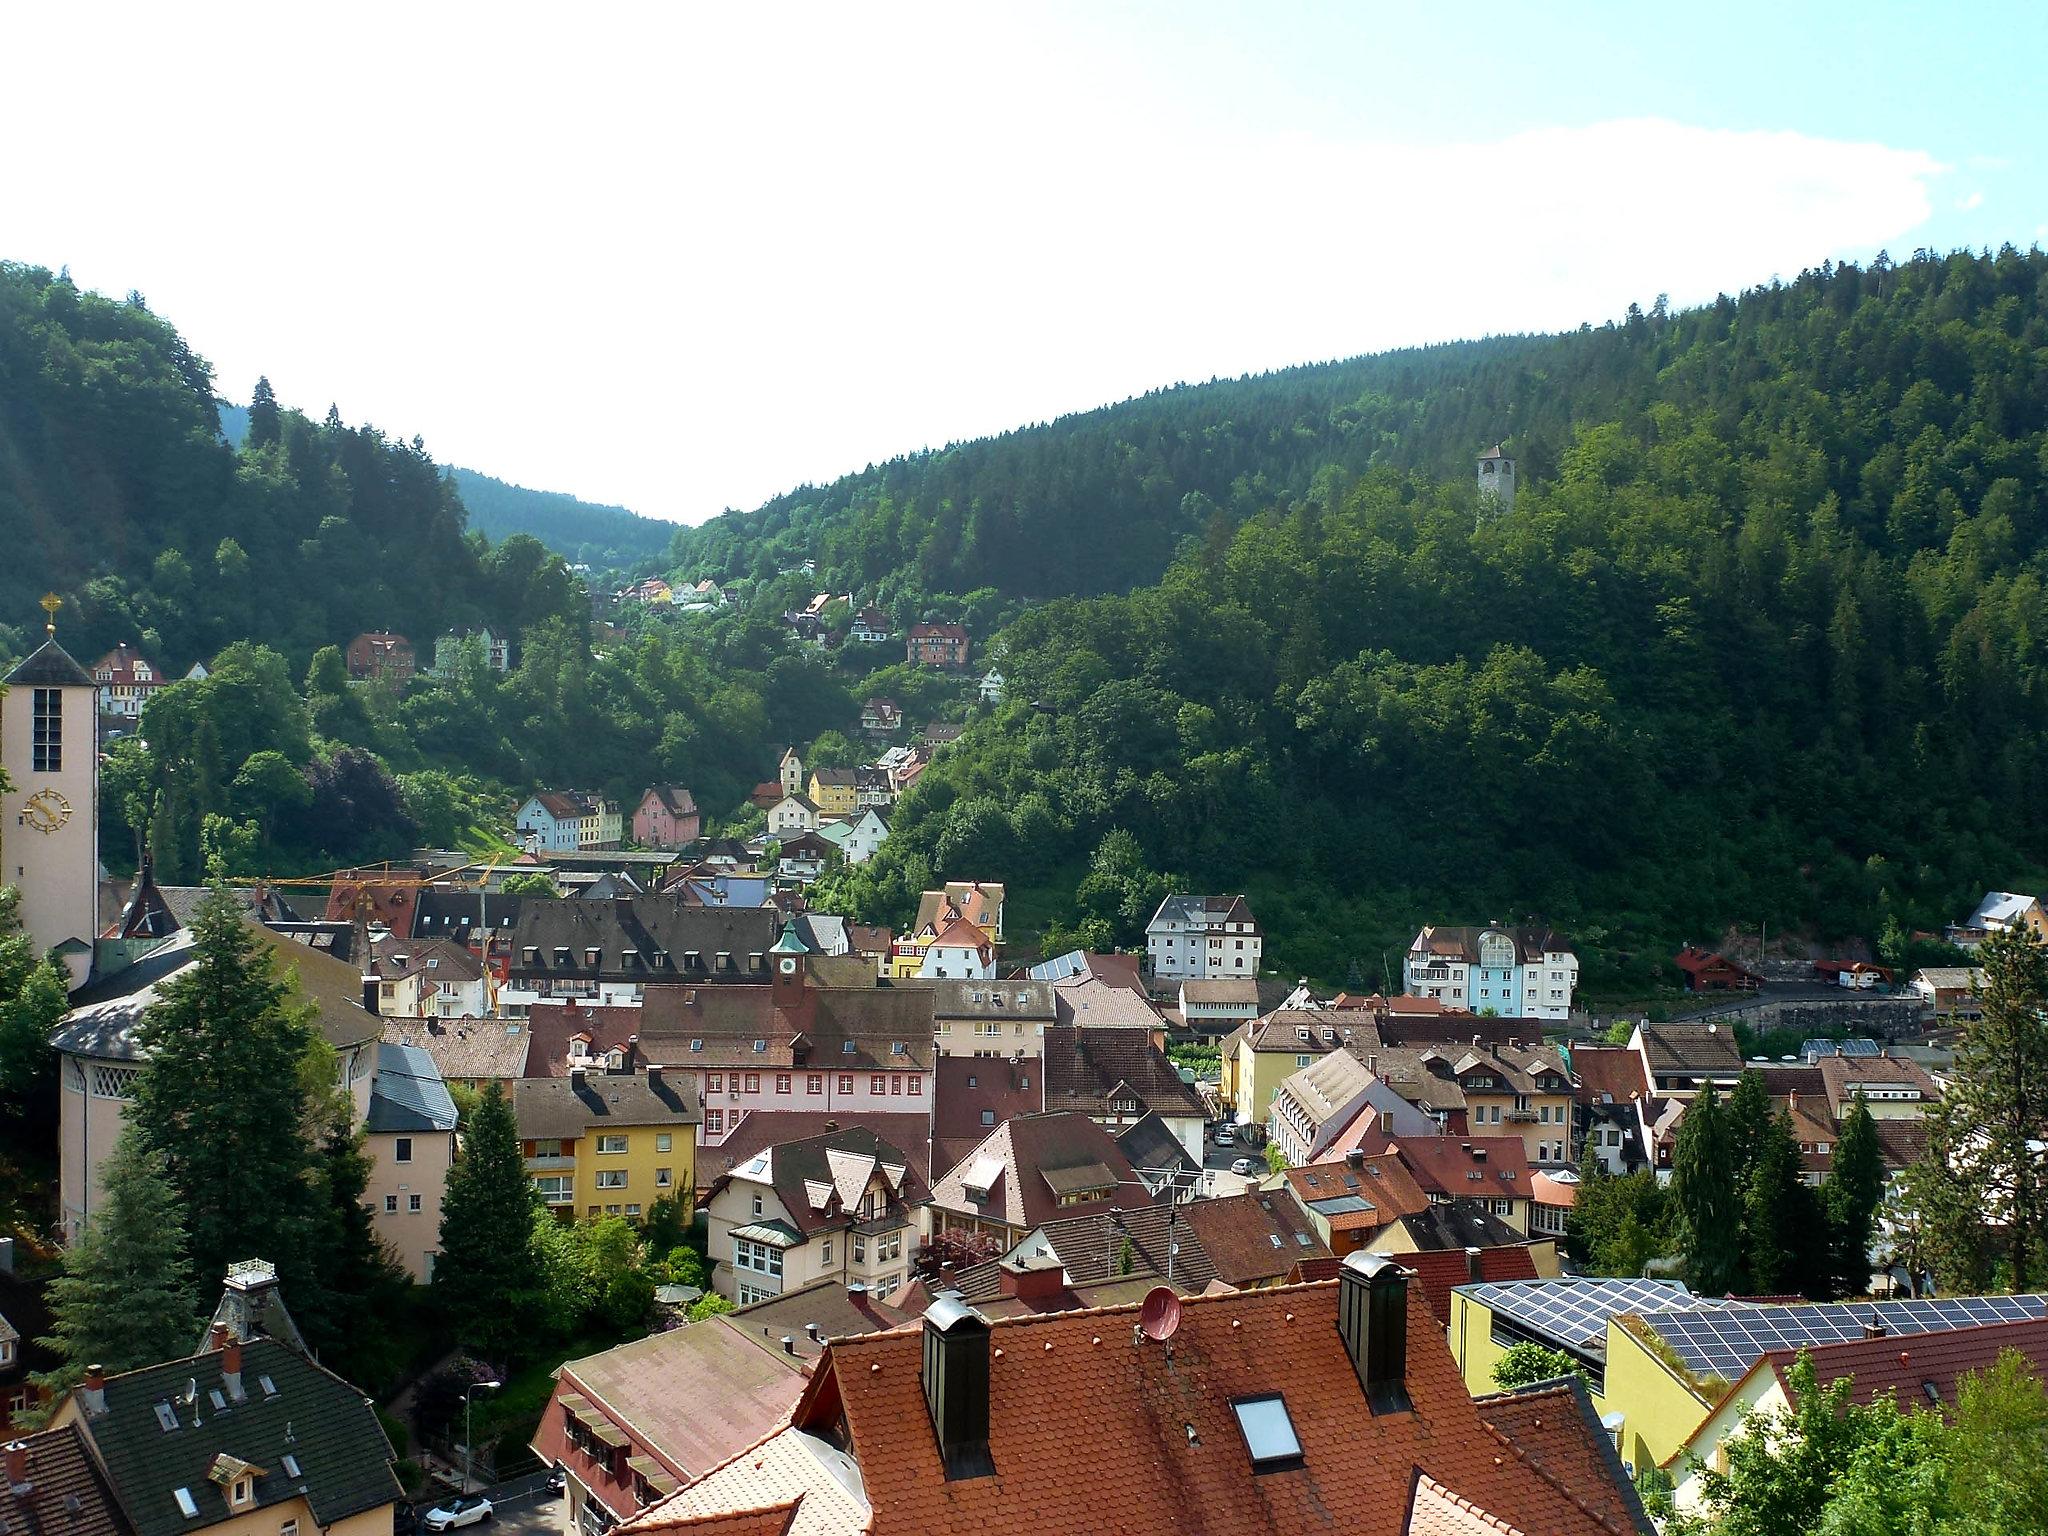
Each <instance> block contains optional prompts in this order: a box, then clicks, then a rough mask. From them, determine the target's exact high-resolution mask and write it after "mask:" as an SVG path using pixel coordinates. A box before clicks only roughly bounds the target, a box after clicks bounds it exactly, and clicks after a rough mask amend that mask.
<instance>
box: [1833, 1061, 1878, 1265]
mask: <svg viewBox="0 0 2048 1536" xmlns="http://www.w3.org/2000/svg"><path fill="white" fill-rule="evenodd" d="M1823 1198H1824V1203H1825V1204H1826V1206H1827V1218H1828V1247H1829V1268H1830V1269H1831V1270H1832V1271H1833V1279H1834V1288H1835V1291H1836V1293H1837V1294H1839V1295H1844V1296H1860V1295H1862V1294H1863V1293H1864V1292H1865V1291H1866V1290H1868V1289H1869V1288H1870V1240H1871V1236H1872V1232H1873V1229H1874V1228H1875V1226H1876V1223H1877V1207H1878V1202H1879V1201H1881V1200H1882V1199H1883V1198H1884V1155H1883V1153H1882V1152H1881V1151H1880V1150H1879V1148H1878V1145H1877V1122H1876V1121H1874V1120H1873V1119H1871V1117H1870V1106H1869V1105H1868V1104H1866V1103H1864V1101H1863V1095H1862V1094H1861V1093H1860V1092H1859V1093H1858V1094H1857V1095H1856V1098H1855V1101H1854V1102H1853V1103H1852V1104H1851V1105H1850V1106H1849V1113H1848V1114H1847V1115H1846V1116H1845V1117H1844V1118H1843V1120H1842V1134H1841V1136H1840V1137H1839V1138H1837V1140H1836V1142H1835V1155H1834V1159H1833V1161H1832V1162H1831V1163H1830V1164H1829V1166H1828V1182H1827V1188H1826V1189H1825V1190H1824V1191H1823Z"/></svg>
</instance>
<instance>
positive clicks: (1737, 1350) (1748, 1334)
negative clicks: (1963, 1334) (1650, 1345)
mask: <svg viewBox="0 0 2048 1536" xmlns="http://www.w3.org/2000/svg"><path fill="white" fill-rule="evenodd" d="M2044 1300H2048V1298H2044V1297H2042V1296H2040V1295H2038V1294H2037V1295H2030V1296H1942V1297H1933V1298H1929V1299H1927V1300H1922V1301H1856V1302H1828V1303H1817V1304H1814V1305H1808V1306H1790V1307H1779V1306H1748V1305H1743V1304H1740V1303H1737V1304H1734V1305H1730V1306H1724V1307H1713V1308H1696V1307H1688V1308H1684V1309H1682V1310H1677V1311H1670V1310H1667V1311H1661V1312H1657V1313H1654V1314H1652V1315H1649V1316H1647V1317H1645V1318H1644V1321H1645V1322H1646V1323H1648V1324H1649V1326H1650V1327H1651V1328H1653V1329H1655V1330H1656V1332H1657V1335H1658V1337H1660V1338H1661V1339H1663V1340H1664V1342H1665V1343H1667V1344H1669V1345H1670V1346H1671V1347H1672V1349H1673V1350H1675V1351H1677V1353H1678V1355H1679V1358H1680V1359H1682V1360H1684V1361H1685V1364H1686V1368H1687V1369H1688V1370H1690V1371H1692V1372H1693V1373H1694V1374H1695V1375H1699V1376H1719V1377H1721V1378H1722V1379H1723V1380H1725V1381H1734V1380H1735V1379H1736V1378H1737V1377H1739V1376H1741V1375H1742V1373H1743V1372H1744V1371H1746V1370H1748V1369H1749V1368H1750V1367H1751V1366H1752V1365H1754V1364H1756V1362H1757V1360H1758V1359H1759V1358H1760V1357H1761V1356H1763V1355H1764V1354H1765V1353H1767V1352H1768V1351H1770V1350H1774V1349H1798V1348H1800V1347H1802V1346H1804V1345H1808V1344H1836V1343H1840V1342H1842V1341H1843V1340H1846V1339H1860V1338H1862V1337H1863V1329H1864V1325H1865V1324H1867V1323H1868V1322H1869V1321H1870V1320H1871V1317H1872V1316H1873V1314H1874V1315H1875V1316H1876V1318H1877V1320H1878V1321H1879V1322H1881V1323H1883V1324H1884V1328H1885V1331H1886V1332H1887V1333H1895V1334H1912V1333H1937V1332H1941V1331H1944V1330H1947V1329H1951V1328H1968V1327H1972V1326H1974V1325H1976V1324H1979V1323H2009V1322H2017V1321H2019V1320H2021V1319H2024V1318H2038V1317H2041V1316H2042V1315H2043V1302H2044Z"/></svg>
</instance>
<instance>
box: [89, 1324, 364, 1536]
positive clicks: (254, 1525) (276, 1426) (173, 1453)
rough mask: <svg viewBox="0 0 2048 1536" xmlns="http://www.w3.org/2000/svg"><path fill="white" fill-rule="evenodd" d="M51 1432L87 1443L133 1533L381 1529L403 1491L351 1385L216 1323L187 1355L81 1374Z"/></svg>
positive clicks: (243, 1534) (294, 1533) (230, 1535)
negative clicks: (137, 1366)
mask: <svg viewBox="0 0 2048 1536" xmlns="http://www.w3.org/2000/svg"><path fill="white" fill-rule="evenodd" d="M50 1427H51V1428H52V1429H53V1430H66V1429H70V1430H75V1431H76V1432H77V1433H79V1434H80V1435H81V1436H82V1437H83V1438H84V1439H85V1441H86V1442H87V1444H88V1445H89V1446H90V1448H91V1451H92V1454H93V1457H94V1459H95V1461H96V1462H97V1463H98V1466H99V1468H100V1470H101V1471H102V1472H103V1473H104V1475H105V1477H106V1481H107V1484H108V1486H109V1487H110V1488H111V1489H112V1491H113V1496H114V1499H115V1501H116V1502H117V1503H118V1504H119V1505H120V1507H121V1510H122V1512H123V1513H124V1514H125V1515H126V1516H127V1518H128V1522H129V1524H130V1525H131V1526H132V1528H133V1530H134V1533H135V1536H178V1533H181V1532H186V1531H194V1530H218V1531H221V1532H222V1533H223V1536H256V1533H259V1532H261V1533H266V1536H267V1533H270V1532H276V1533H279V1536H300V1533H302V1532H303V1533H305V1536H322V1533H325V1536H389V1532H390V1531H391V1528H392V1515H393V1510H394V1507H395V1506H396V1505H397V1504H398V1502H399V1501H400V1499H401V1498H402V1497H403V1493H402V1490H401V1489H400V1488H399V1484H398V1477H397V1474H396V1472H395V1470H394V1464H395V1463H396V1461H397V1456H396V1454H395V1453H394V1452H393V1451H392V1448H391V1443H390V1441H388V1440H387V1439H385V1437H384V1430H383V1426H382V1425H380V1424H379V1423H378V1422H377V1414H376V1410H375V1408H374V1407H373V1406H372V1404H371V1402H370V1399H369V1398H368V1397H366V1396H365V1395H364V1394H363V1393H362V1392H361V1390H360V1389H358V1388H356V1387H354V1386H352V1385H350V1384H349V1383H348V1382H346V1381H344V1380H342V1379H341V1378H340V1377H339V1376H337V1375H335V1374H334V1373H333V1372H332V1371H329V1370H327V1369H325V1368H324V1367H322V1366H320V1365H318V1364H316V1363H315V1362H314V1361H313V1360H312V1359H311V1358H310V1357H308V1356H307V1355H306V1354H304V1353H303V1352H301V1351H300V1350H298V1349H295V1348H292V1347H291V1346H290V1345H289V1344H287V1343H285V1342H283V1341H281V1340H279V1339H277V1338H272V1337H268V1336H262V1335H258V1336H256V1337H252V1338H247V1339H243V1338H240V1337H237V1336H236V1335H235V1334H234V1333H233V1332H232V1331H231V1330H230V1329H229V1328H227V1327H225V1326H218V1327H216V1328H215V1329H214V1330H213V1331H212V1333H211V1335H210V1336H209V1337H208V1339H207V1340H206V1341H205V1342H204V1344H203V1346H202V1347H201V1348H200V1349H199V1350H198V1351H197V1352H196V1353H194V1354H192V1355H191V1356H188V1357H185V1358H182V1359H177V1360H169V1361H165V1362H163V1363H161V1364H157V1365H150V1366H144V1367H142V1368H141V1369H139V1370H133V1371H123V1372H121V1373H119V1374H116V1375H107V1374H105V1373H103V1372H99V1371H96V1370H88V1371H87V1373H86V1376H85V1379H84V1381H83V1382H81V1383H80V1384H79V1386H78V1387H77V1388H75V1389H74V1390H73V1391H72V1392H71V1393H69V1394H68V1395H67V1396H66V1397H65V1398H64V1399H63V1401H62V1402H61V1403H59V1405H58V1407H57V1410H56V1412H55V1413H54V1415H53V1416H52V1418H51V1421H50Z"/></svg>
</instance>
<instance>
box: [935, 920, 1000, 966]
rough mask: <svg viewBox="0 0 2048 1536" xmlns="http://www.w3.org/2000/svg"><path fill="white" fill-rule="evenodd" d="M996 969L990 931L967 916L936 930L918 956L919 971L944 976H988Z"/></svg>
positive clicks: (994, 951)
mask: <svg viewBox="0 0 2048 1536" xmlns="http://www.w3.org/2000/svg"><path fill="white" fill-rule="evenodd" d="M995 973H996V948H995V945H994V944H993V943H992V942H991V941H990V939H989V936H988V934H987V933H986V932H985V931H983V930H982V929H981V928H979V927H977V926H975V925H974V924H973V923H971V922H969V921H968V920H967V919H966V918H964V917H954V918H952V919H951V920H950V921H949V922H947V923H946V925H945V926H944V927H943V928H940V929H939V930H938V931H937V932H935V933H934V934H933V935H932V936H931V938H930V939H929V940H928V941H927V942H926V943H925V944H924V946H923V951H922V953H921V954H920V955H919V956H918V965H917V973H916V974H917V975H919V976H921V977H928V978H936V979H939V980H944V979H945V978H947V977H956V978H958V977H965V978H967V979H970V980H987V979H989V978H990V977H993V976H994V975H995Z"/></svg>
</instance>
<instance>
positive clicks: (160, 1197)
mask: <svg viewBox="0 0 2048 1536" xmlns="http://www.w3.org/2000/svg"><path fill="white" fill-rule="evenodd" d="M100 1177H101V1181H102V1188H103V1190H104V1194H103V1197H102V1200H101V1203H100V1208H99V1211H98V1213H97V1214H96V1215H95V1216H94V1217H93V1219H92V1222H91V1224H90V1225H88V1226H87V1227H86V1229H85V1231H84V1233H83V1234H82V1235H81V1236H80V1237H79V1239H78V1241H77V1242H75V1243H73V1244H72V1245H71V1246H70V1247H69V1248H67V1249H65V1251H64V1270H63V1273H62V1274H60V1275H58V1276H57V1278H56V1279H54V1280H52V1281H51V1282H50V1315H51V1328H50V1335H49V1337H48V1338H46V1339H43V1340H41V1342H42V1343H43V1344H45V1345H47V1346H48V1347H49V1348H51V1349H53V1350H55V1351H56V1352H57V1353H58V1354H59V1355H61V1356H62V1357H63V1364H62V1365H60V1366H58V1367H57V1368H56V1369H54V1370H52V1371H49V1372H46V1373H44V1374H42V1375H39V1376H38V1377H37V1378H36V1382H37V1385H39V1386H42V1387H45V1388H47V1389H48V1390H50V1391H51V1392H52V1393H56V1392H63V1391H66V1390H68V1389H70V1388H71V1387H72V1386H74V1385H75V1384H76V1383H77V1381H78V1379H79V1378H80V1377H81V1376H83V1375H84V1374H85V1368H86V1367H87V1366H88V1365H104V1366H105V1367H106V1368H107V1369H108V1370H110V1371H127V1370H133V1369H135V1368H136V1367H137V1366H143V1365H154V1364H155V1363H156V1362H158V1361H160V1360H172V1359H176V1358H177V1357H178V1356H180V1355H183V1354H187V1353H189V1352H190V1351H191V1349H192V1345H193V1341H194V1339H195V1338H196V1337H197V1334H198V1328H199V1307H198V1304H197V1300H196V1298H195V1294H194V1291H193V1285H192V1262H191V1259H190V1258H189V1257H188V1255H187V1253H186V1247H185V1212H184V1209H183V1207H182V1206H181V1205H180V1204H179V1202H178V1196H177V1193H176V1191H174V1190H173V1189H172V1188H171V1181H170V1179H169V1177H168V1175H167V1173H166V1170H165V1167H164V1159H163V1155H162V1154H161V1153H160V1152H157V1151H155V1150H154V1149H152V1148H151V1147H149V1146H148V1145H147V1144H146V1143H145V1142H144V1140H143V1138H142V1135H141V1133H140V1132H139V1131H138V1130H137V1129H136V1128H135V1127H134V1126H132V1125H131V1126H129V1127H128V1128H127V1129H126V1130H124V1131H122V1132H121V1134H120V1136H119V1138H118V1139H116V1141H115V1142H114V1149H113V1151H111V1152H109V1153H108V1154H107V1160H106V1162H105V1164H104V1165H102V1168H101V1170H100Z"/></svg>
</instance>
